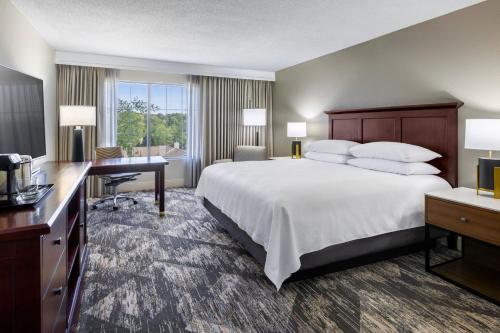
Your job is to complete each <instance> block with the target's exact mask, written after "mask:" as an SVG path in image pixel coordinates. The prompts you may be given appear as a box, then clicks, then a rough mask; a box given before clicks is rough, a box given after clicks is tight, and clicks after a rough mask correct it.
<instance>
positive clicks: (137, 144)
mask: <svg viewBox="0 0 500 333" xmlns="http://www.w3.org/2000/svg"><path fill="white" fill-rule="evenodd" d="M117 93H118V106H117V133H116V140H117V144H118V145H119V146H121V147H123V148H124V149H125V150H126V151H127V154H128V156H148V151H149V152H150V154H151V155H161V156H163V157H167V158H175V157H183V156H184V155H186V114H187V105H186V104H187V96H186V95H187V94H186V86H185V85H177V84H151V83H134V82H123V81H121V82H119V83H118V89H117ZM148 143H149V146H148Z"/></svg>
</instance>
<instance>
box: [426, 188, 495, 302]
mask: <svg viewBox="0 0 500 333" xmlns="http://www.w3.org/2000/svg"><path fill="white" fill-rule="evenodd" d="M432 228H437V229H441V230H445V231H448V232H451V233H452V234H456V235H457V236H458V239H459V240H460V244H459V245H460V246H459V247H458V250H459V252H460V253H459V256H458V257H454V258H453V259H449V260H444V261H442V262H440V263H438V264H434V265H431V252H432V249H431V240H430V237H429V235H430V230H431V229H432ZM425 241H426V250H425V269H426V271H427V272H430V273H432V274H434V275H437V276H439V277H441V278H443V279H445V280H447V281H449V282H451V283H454V284H456V285H458V286H460V287H463V288H464V289H467V290H469V291H471V292H473V293H476V294H478V295H479V296H482V297H484V298H486V299H488V300H490V301H492V302H494V303H496V304H500V200H497V199H493V196H492V195H490V194H483V195H479V196H478V195H477V194H476V191H475V190H473V189H469V188H463V187H460V188H454V189H450V190H443V191H437V192H431V193H427V194H426V196H425Z"/></svg>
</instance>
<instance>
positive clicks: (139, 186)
mask: <svg viewBox="0 0 500 333" xmlns="http://www.w3.org/2000/svg"><path fill="white" fill-rule="evenodd" d="M118 80H123V81H132V82H145V83H180V84H183V83H187V76H186V75H179V74H167V73H160V72H144V71H132V70H120V72H119V74H118ZM169 163H170V164H169V165H168V166H167V167H166V168H165V186H166V187H179V186H184V174H185V160H184V159H171V160H169ZM153 188H154V175H153V174H152V173H150V172H148V173H144V174H142V175H140V176H139V177H138V179H137V181H135V182H130V183H125V184H123V185H121V186H120V191H137V190H148V189H153Z"/></svg>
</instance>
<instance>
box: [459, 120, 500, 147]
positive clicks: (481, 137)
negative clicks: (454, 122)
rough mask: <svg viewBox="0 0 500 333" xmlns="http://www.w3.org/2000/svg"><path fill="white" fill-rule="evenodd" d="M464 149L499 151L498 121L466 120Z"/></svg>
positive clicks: (499, 123) (499, 124) (499, 122)
mask: <svg viewBox="0 0 500 333" xmlns="http://www.w3.org/2000/svg"><path fill="white" fill-rule="evenodd" d="M465 148H467V149H478V150H500V119H466V120H465Z"/></svg>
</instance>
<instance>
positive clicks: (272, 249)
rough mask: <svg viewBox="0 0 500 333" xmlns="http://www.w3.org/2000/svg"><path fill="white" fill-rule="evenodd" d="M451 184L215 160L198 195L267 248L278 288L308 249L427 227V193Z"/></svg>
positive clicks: (297, 163) (310, 165) (352, 170)
mask: <svg viewBox="0 0 500 333" xmlns="http://www.w3.org/2000/svg"><path fill="white" fill-rule="evenodd" d="M446 188H450V185H449V184H448V183H447V182H446V181H445V180H443V179H442V178H439V177H437V176H430V175H414V176H403V175H397V174H391V173H384V172H379V171H371V170H365V169H360V168H357V167H353V166H349V165H345V164H334V163H326V162H319V161H313V160H308V159H300V160H293V159H279V160H271V161H259V162H237V163H220V164H215V165H212V166H209V167H207V168H205V169H204V170H203V172H202V174H201V178H200V181H199V184H198V187H197V189H196V192H195V193H196V195H197V196H202V197H205V198H207V199H208V200H209V201H210V202H211V203H212V204H214V205H215V206H216V207H218V208H219V209H220V210H221V211H222V212H223V213H224V214H226V215H227V216H228V217H230V218H231V219H232V220H233V221H234V222H235V223H236V224H237V225H238V226H239V227H240V228H241V229H242V230H244V231H246V233H247V234H248V235H249V236H250V237H251V238H252V239H253V241H254V242H256V243H258V244H261V245H262V246H263V247H264V248H265V249H266V251H267V257H266V264H265V267H264V271H265V274H266V275H267V276H268V278H269V279H270V280H271V281H272V282H273V283H274V284H275V286H276V288H277V289H279V288H280V287H281V284H282V283H283V281H284V280H286V279H287V278H288V277H289V276H290V275H291V274H292V273H293V272H296V271H297V270H298V269H299V268H300V256H301V255H303V254H306V253H309V252H314V251H318V250H321V249H323V248H325V247H328V246H331V245H335V244H340V243H344V242H348V241H351V240H355V239H359V238H366V237H371V236H376V235H380V234H384V233H388V232H393V231H398V230H403V229H408V228H413V227H417V226H422V225H424V193H426V192H429V191H434V190H440V189H446Z"/></svg>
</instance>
